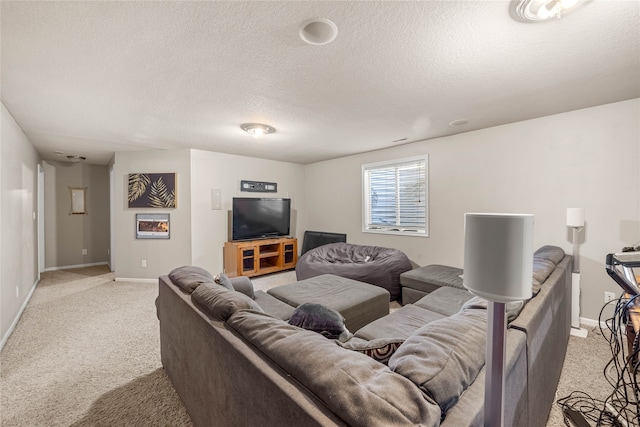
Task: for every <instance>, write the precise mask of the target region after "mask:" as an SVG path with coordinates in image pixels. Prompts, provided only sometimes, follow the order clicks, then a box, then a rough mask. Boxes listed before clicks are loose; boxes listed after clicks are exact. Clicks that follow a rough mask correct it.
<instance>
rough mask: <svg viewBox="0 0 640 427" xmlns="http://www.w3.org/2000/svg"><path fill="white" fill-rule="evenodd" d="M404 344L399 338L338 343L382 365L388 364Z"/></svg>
mask: <svg viewBox="0 0 640 427" xmlns="http://www.w3.org/2000/svg"><path fill="white" fill-rule="evenodd" d="M403 342H404V340H403V339H399V338H378V339H375V340H363V339H362V338H358V337H353V338H351V339H350V340H348V341H347V342H344V343H342V342H339V341H338V342H337V344H338V345H340V346H341V347H343V348H346V349H347V350H352V351H357V352H359V353H362V354H366V355H367V356H369V357H371V358H372V359H373V360H376V361H378V362H380V363H384V364H387V362H389V358H391V355H393V353H395V351H396V350H397V349H398V348H399V347H400V345H401V344H402V343H403Z"/></svg>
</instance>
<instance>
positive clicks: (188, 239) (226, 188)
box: [114, 150, 304, 279]
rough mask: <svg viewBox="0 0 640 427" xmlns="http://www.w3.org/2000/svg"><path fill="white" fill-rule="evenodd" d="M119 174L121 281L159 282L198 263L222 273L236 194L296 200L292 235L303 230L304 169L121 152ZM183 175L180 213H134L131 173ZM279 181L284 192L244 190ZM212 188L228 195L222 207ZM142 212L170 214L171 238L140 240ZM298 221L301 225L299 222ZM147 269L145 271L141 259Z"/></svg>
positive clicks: (228, 158)
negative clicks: (214, 202) (215, 205)
mask: <svg viewBox="0 0 640 427" xmlns="http://www.w3.org/2000/svg"><path fill="white" fill-rule="evenodd" d="M114 168H115V175H116V192H115V193H116V206H115V227H116V229H115V232H116V245H115V257H116V263H115V265H116V277H117V278H120V279H123V278H134V279H156V278H157V277H158V276H161V275H163V274H167V273H168V272H169V271H170V270H171V269H173V268H175V267H179V266H182V265H198V266H200V267H203V268H205V269H207V270H209V271H211V272H212V273H214V274H216V273H219V272H221V271H223V251H222V249H223V246H224V242H225V241H227V240H228V236H227V229H228V211H229V210H230V209H231V199H232V197H234V196H240V195H242V196H245V197H247V196H248V197H291V198H292V199H293V200H292V210H294V211H295V213H297V215H295V214H294V215H293V216H292V233H294V232H295V230H296V228H297V229H302V228H301V227H302V226H301V223H302V220H303V217H304V216H303V214H302V212H301V208H300V204H299V203H298V202H297V199H298V197H299V195H301V194H302V193H303V189H304V166H302V165H298V164H293V163H284V162H277V161H272V160H263V159H257V158H251V157H243V156H235V155H229V154H222V153H214V152H210V151H200V150H164V151H139V152H119V153H116V157H115V165H114ZM135 172H147V173H159V172H177V173H178V176H177V187H178V190H177V200H178V206H177V208H176V209H129V208H128V207H127V198H126V194H127V179H128V174H129V173H135ZM242 179H248V180H256V181H268V182H276V183H278V193H246V192H243V193H241V192H240V180H242ZM211 189H219V190H221V193H222V209H221V210H212V209H211ZM136 213H169V214H170V216H171V217H170V219H171V238H170V239H169V240H161V239H145V240H140V239H135V236H134V221H135V214H136ZM296 217H297V225H298V226H297V227H296V222H294V221H295V218H296ZM143 259H144V260H146V261H147V267H146V268H142V267H141V260H143Z"/></svg>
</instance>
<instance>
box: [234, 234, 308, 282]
mask: <svg viewBox="0 0 640 427" xmlns="http://www.w3.org/2000/svg"><path fill="white" fill-rule="evenodd" d="M297 261H298V239H296V238H293V237H282V238H278V239H264V240H248V241H242V242H225V244H224V271H225V274H226V275H227V276H229V277H236V276H247V277H253V276H260V275H263V274H269V273H275V272H277V271H283V270H290V269H292V268H295V266H296V262H297Z"/></svg>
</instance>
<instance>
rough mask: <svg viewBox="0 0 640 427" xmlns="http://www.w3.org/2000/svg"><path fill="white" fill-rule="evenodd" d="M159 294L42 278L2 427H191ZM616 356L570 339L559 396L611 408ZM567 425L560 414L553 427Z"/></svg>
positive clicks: (4, 389)
mask: <svg viewBox="0 0 640 427" xmlns="http://www.w3.org/2000/svg"><path fill="white" fill-rule="evenodd" d="M293 281H295V273H294V272H291V271H289V272H285V273H279V274H273V275H270V276H264V277H260V278H254V279H253V282H254V285H255V287H256V288H257V289H268V288H270V287H273V286H278V285H280V284H286V283H291V282H293ZM157 292H158V291H157V284H148V283H128V282H115V281H113V274H112V273H109V272H108V271H107V268H106V267H92V268H83V269H75V270H68V271H55V272H47V273H44V274H43V275H42V280H41V282H40V284H39V285H38V287H37V289H36V291H35V292H34V294H33V297H32V299H31V302H30V303H29V305H28V306H27V308H26V310H25V312H24V314H23V316H22V318H21V319H20V321H19V322H18V325H17V326H16V329H15V330H14V332H13V334H12V335H11V337H10V338H9V340H8V341H7V343H6V345H5V347H4V349H3V350H2V352H1V353H0V381H1V383H0V384H1V400H0V425H1V426H2V427H10V426H176V427H177V426H191V422H190V420H189V417H188V415H187V413H186V412H185V409H184V407H183V406H182V404H181V402H180V400H179V398H178V396H177V395H176V393H175V391H174V389H173V387H172V386H171V383H170V381H169V379H168V378H167V376H166V375H165V373H164V371H163V369H162V365H161V363H160V351H159V348H160V345H159V333H158V319H157V317H156V313H155V304H154V301H155V298H156V296H157ZM609 357H610V354H609V348H608V346H607V344H606V342H605V340H604V338H603V337H602V336H601V335H600V334H599V333H597V332H590V333H589V337H588V338H586V339H582V338H576V337H571V338H570V342H569V351H568V354H567V360H566V362H565V364H564V368H563V372H562V378H561V380H560V386H559V387H558V393H557V397H563V396H566V395H568V394H569V393H571V392H572V391H575V390H582V391H585V392H588V393H589V394H590V395H592V396H593V397H596V398H598V399H604V398H605V397H606V396H607V395H608V394H609V393H610V392H611V390H610V386H609V385H608V384H607V383H606V381H605V380H604V376H603V374H602V370H603V369H604V366H605V364H606V362H607V359H608V358H609ZM550 392H553V391H550ZM285 424H286V423H285V422H284V421H283V425H285ZM212 425H215V422H212ZM563 425H564V423H563V421H562V415H561V411H560V410H559V408H557V407H555V405H554V408H553V410H552V413H551V415H550V418H549V422H548V424H547V426H552V427H556V426H557V427H560V426H563ZM593 425H595V424H593Z"/></svg>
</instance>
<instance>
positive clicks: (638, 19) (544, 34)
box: [1, 0, 640, 164]
mask: <svg viewBox="0 0 640 427" xmlns="http://www.w3.org/2000/svg"><path fill="white" fill-rule="evenodd" d="M512 6H513V5H512V3H511V2H510V1H506V0H505V1H482V0H477V1H471V0H469V1H454V0H449V1H412V2H396V1H382V2H354V1H326V2H325V1H224V2H223V1H202V2H153V1H152V2H141V1H138V2H120V1H106V2H64V1H48V2H46V1H45V2H30V1H5V0H3V1H2V10H1V37H2V46H1V49H2V50H1V59H2V61H1V65H2V68H1V73H2V74H1V90H2V102H3V103H4V105H5V106H6V107H7V109H8V110H9V112H10V113H11V114H12V115H13V117H14V118H15V120H16V121H17V122H18V124H19V125H20V126H21V128H22V129H23V131H24V132H25V134H26V135H27V137H28V138H29V139H30V140H31V141H32V142H33V144H34V145H35V147H36V148H37V149H38V151H39V152H40V154H41V156H42V157H43V158H45V159H64V156H66V155H67V154H77V155H82V156H86V157H87V162H89V163H95V164H107V162H108V161H109V160H110V159H111V157H112V156H113V153H114V152H115V151H126V150H144V149H174V148H197V149H202V150H211V151H218V152H224V153H233V154H239V155H245V156H252V157H261V158H266V159H274V160H282V161H289V162H297V163H312V162H316V161H320V160H325V159H331V158H336V157H341V156H345V155H349V154H354V153H359V152H364V151H370V150H375V149H380V148H385V147H389V146H392V145H397V144H401V143H406V142H412V141H418V140H424V139H430V138H435V137H440V136H444V135H450V134H454V133H460V132H467V131H471V130H476V129H481V128H486V127H490V126H496V125H500V124H504V123H510V122H516V121H520V120H526V119H531V118H535V117H541V116H546V115H550V114H556V113H561V112H565V111H570V110H575V109H580V108H585V107H590V106H595V105H600V104H606V103H610V102H616V101H621V100H625V99H631V98H637V97H639V96H640V11H639V2H638V1H637V0H593V1H592V2H590V3H588V4H586V5H585V6H583V7H582V8H581V9H578V10H576V11H574V12H573V13H571V14H567V15H565V16H564V17H563V18H562V19H561V20H553V21H550V22H544V23H534V24H532V23H529V24H526V23H521V22H518V21H516V20H514V19H513V18H512V17H511V16H510V9H511V7H512ZM314 17H324V18H328V19H331V20H332V21H333V22H335V23H336V25H337V26H338V31H339V33H338V37H337V38H336V40H335V41H334V42H333V43H331V44H328V45H324V46H312V45H308V44H306V43H304V42H303V41H302V40H301V39H300V37H299V36H298V27H299V25H300V24H301V23H302V22H303V21H305V20H307V19H309V18H314ZM457 119H466V120H468V121H469V122H468V124H466V125H464V126H459V127H452V126H449V122H451V121H453V120H457ZM639 121H640V119H639ZM245 122H260V123H266V124H269V125H271V126H273V127H275V128H276V129H277V133H275V134H272V135H268V136H266V137H264V138H262V139H254V138H252V137H250V136H249V135H248V134H246V133H244V132H243V131H242V130H241V129H240V124H242V123H245ZM404 138H406V140H405V141H403V142H395V143H394V142H393V141H396V140H399V139H404ZM56 150H58V151H62V152H64V155H59V154H58V155H56V154H55V153H54V151H56Z"/></svg>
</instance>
